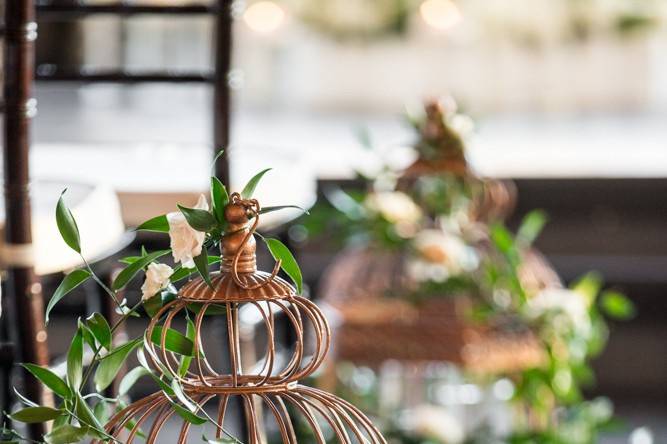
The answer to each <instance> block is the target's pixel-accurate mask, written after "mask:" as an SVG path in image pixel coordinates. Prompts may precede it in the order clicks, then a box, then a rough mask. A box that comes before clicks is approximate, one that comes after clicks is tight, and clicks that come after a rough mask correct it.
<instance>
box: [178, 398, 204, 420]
mask: <svg viewBox="0 0 667 444" xmlns="http://www.w3.org/2000/svg"><path fill="white" fill-rule="evenodd" d="M171 406H172V407H173V409H174V411H175V412H176V413H178V416H180V417H181V418H183V419H185V420H186V421H187V422H189V423H190V424H194V425H202V424H204V423H206V422H207V419H206V418H202V417H201V416H197V415H195V414H194V413H192V412H191V411H189V410H188V409H186V408H185V407H183V406H182V405H180V404H177V403H175V402H172V403H171Z"/></svg>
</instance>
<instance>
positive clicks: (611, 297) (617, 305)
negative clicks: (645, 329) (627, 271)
mask: <svg viewBox="0 0 667 444" xmlns="http://www.w3.org/2000/svg"><path fill="white" fill-rule="evenodd" d="M600 305H601V307H602V310H604V312H605V313H606V314H607V315H608V316H609V317H611V318H614V319H621V320H626V319H630V318H632V317H634V316H635V313H636V309H635V306H634V304H633V303H632V301H630V299H628V297H627V296H625V295H624V294H622V293H619V292H618V291H612V290H608V291H605V292H603V293H602V295H601V302H600Z"/></svg>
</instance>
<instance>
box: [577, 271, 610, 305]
mask: <svg viewBox="0 0 667 444" xmlns="http://www.w3.org/2000/svg"><path fill="white" fill-rule="evenodd" d="M570 288H571V289H572V290H574V291H576V292H577V293H579V294H580V295H581V296H582V297H583V298H584V300H585V301H586V306H588V307H591V306H593V304H594V303H595V299H597V297H598V294H599V293H600V289H601V288H602V276H601V275H600V273H597V272H595V271H591V272H588V273H586V274H585V275H583V276H582V277H580V278H579V279H577V280H576V281H575V282H574V283H572V284H571V285H570Z"/></svg>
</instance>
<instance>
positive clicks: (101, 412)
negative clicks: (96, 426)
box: [93, 399, 109, 424]
mask: <svg viewBox="0 0 667 444" xmlns="http://www.w3.org/2000/svg"><path fill="white" fill-rule="evenodd" d="M93 415H95V418H97V421H99V423H100V424H106V423H107V421H109V406H108V405H107V402H106V401H105V400H103V399H101V400H100V401H98V403H97V404H95V407H93Z"/></svg>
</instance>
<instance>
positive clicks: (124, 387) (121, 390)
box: [118, 366, 151, 396]
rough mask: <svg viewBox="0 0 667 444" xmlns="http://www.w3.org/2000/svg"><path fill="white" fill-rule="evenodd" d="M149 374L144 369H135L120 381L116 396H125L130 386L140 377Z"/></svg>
mask: <svg viewBox="0 0 667 444" xmlns="http://www.w3.org/2000/svg"><path fill="white" fill-rule="evenodd" d="M150 374H151V372H149V371H148V370H146V369H145V368H144V367H141V366H139V367H135V368H133V369H132V370H130V371H129V372H127V374H126V375H125V376H124V377H123V379H121V381H120V384H119V385H118V396H124V395H126V394H127V393H128V392H129V391H130V389H131V388H132V386H133V385H134V384H135V383H136V382H137V381H138V380H139V379H140V378H142V377H144V376H148V375H150Z"/></svg>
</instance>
